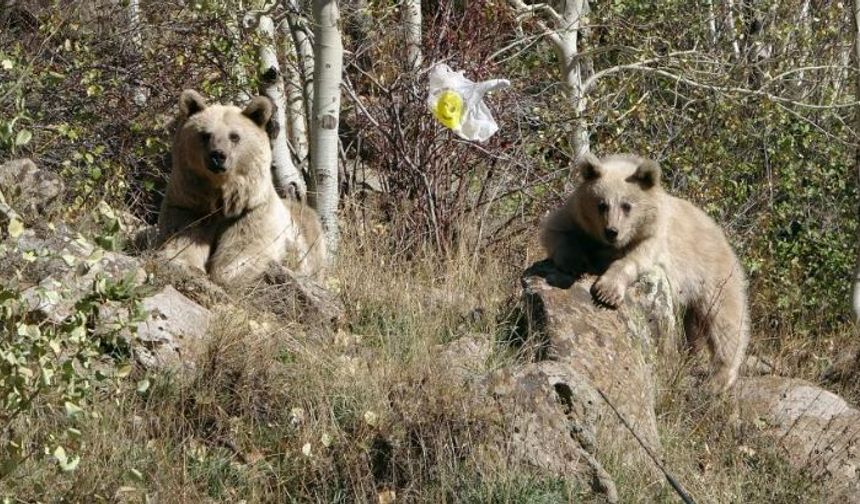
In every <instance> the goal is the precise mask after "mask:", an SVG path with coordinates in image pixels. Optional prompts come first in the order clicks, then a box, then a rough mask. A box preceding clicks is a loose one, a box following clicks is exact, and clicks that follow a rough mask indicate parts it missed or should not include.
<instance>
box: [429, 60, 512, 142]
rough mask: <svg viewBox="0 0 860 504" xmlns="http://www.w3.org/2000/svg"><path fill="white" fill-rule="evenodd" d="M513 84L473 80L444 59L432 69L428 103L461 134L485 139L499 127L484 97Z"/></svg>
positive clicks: (453, 129) (438, 118)
mask: <svg viewBox="0 0 860 504" xmlns="http://www.w3.org/2000/svg"><path fill="white" fill-rule="evenodd" d="M510 85H511V82H510V81H509V80H507V79H492V80H488V81H482V82H472V81H470V80H469V79H467V78H466V77H464V76H463V72H462V71H460V72H455V71H453V70H451V68H449V67H448V65H445V64H444V63H440V64H437V65H436V66H434V67H433V69H432V70H431V71H430V76H429V80H428V83H427V88H428V90H429V92H430V94H429V96H428V97H427V106H428V107H429V108H430V112H432V113H433V117H435V118H436V120H437V121H439V122H440V123H442V125H443V126H445V127H447V128H450V129H451V130H452V131H454V133H456V134H457V135H458V136H460V138H465V139H466V140H477V141H479V142H483V141H485V140H487V139H488V138H490V137H491V136H493V133H495V132H496V131H498V130H499V126H498V125H497V124H496V121H495V120H494V119H493V115H492V114H491V113H490V109H489V108H488V107H487V105H486V104H485V103H484V102H483V101H482V100H483V98H484V95H485V94H486V93H487V92H489V91H493V90H496V89H504V88H506V87H508V86H510Z"/></svg>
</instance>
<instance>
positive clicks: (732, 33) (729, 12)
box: [726, 0, 741, 59]
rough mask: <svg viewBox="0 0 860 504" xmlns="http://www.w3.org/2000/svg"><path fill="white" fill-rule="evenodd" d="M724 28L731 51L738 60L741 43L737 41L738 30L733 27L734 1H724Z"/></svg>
mask: <svg viewBox="0 0 860 504" xmlns="http://www.w3.org/2000/svg"><path fill="white" fill-rule="evenodd" d="M726 26H727V28H728V29H727V31H728V32H729V37H731V41H732V51H733V52H734V53H735V57H736V58H738V59H740V57H741V43H740V41H739V40H738V29H737V26H735V2H734V0H726Z"/></svg>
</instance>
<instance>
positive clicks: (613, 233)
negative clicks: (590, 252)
mask: <svg viewBox="0 0 860 504" xmlns="http://www.w3.org/2000/svg"><path fill="white" fill-rule="evenodd" d="M603 234H604V235H606V239H607V240H609V241H610V242H614V241H615V239H616V238H618V229H616V228H614V227H608V228H606V229H604V230H603Z"/></svg>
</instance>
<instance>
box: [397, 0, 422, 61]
mask: <svg viewBox="0 0 860 504" xmlns="http://www.w3.org/2000/svg"><path fill="white" fill-rule="evenodd" d="M401 8H402V9H403V23H404V25H405V26H406V61H407V65H408V68H409V69H410V70H416V69H418V68H421V64H422V63H423V58H424V56H423V53H422V50H421V0H403V4H402V6H401Z"/></svg>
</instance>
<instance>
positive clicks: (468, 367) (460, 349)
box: [438, 334, 493, 383]
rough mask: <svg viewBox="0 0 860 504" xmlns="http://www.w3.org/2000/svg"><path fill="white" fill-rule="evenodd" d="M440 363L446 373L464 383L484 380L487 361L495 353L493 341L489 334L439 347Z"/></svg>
mask: <svg viewBox="0 0 860 504" xmlns="http://www.w3.org/2000/svg"><path fill="white" fill-rule="evenodd" d="M439 351H440V356H439V359H438V361H439V362H443V363H445V371H446V372H447V373H451V375H453V376H454V377H455V378H457V379H458V380H460V381H461V382H463V383H467V382H470V381H474V380H477V379H479V378H483V376H484V375H485V374H486V368H487V361H488V360H489V358H490V355H491V354H492V352H493V340H492V337H491V336H490V335H487V334H475V335H470V336H464V337H462V338H460V339H457V340H454V341H452V342H450V343H448V344H447V345H441V346H440V347H439Z"/></svg>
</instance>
